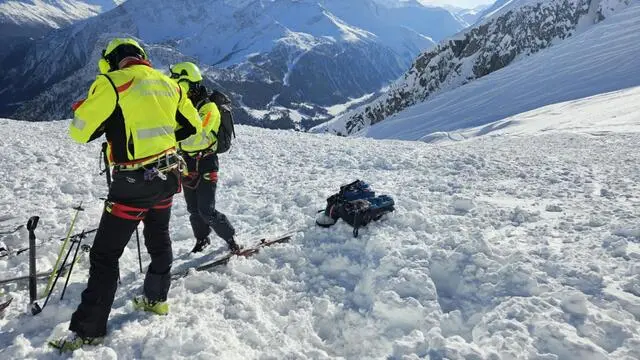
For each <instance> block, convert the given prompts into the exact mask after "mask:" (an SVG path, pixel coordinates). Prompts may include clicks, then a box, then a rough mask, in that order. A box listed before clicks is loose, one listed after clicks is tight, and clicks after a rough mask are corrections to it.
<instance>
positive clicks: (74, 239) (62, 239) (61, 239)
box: [0, 228, 98, 258]
mask: <svg viewBox="0 0 640 360" xmlns="http://www.w3.org/2000/svg"><path fill="white" fill-rule="evenodd" d="M96 231H98V229H97V228H95V229H91V230H86V231H82V232H79V233H75V234H73V235H71V237H70V238H69V241H77V239H78V237H79V236H81V235H82V236H83V237H86V235H89V234H91V233H94V232H96ZM66 239H67V238H66V237H63V238H60V239H58V241H64V240H66ZM53 240H54V239H49V240H43V241H41V242H40V244H36V248H39V247H40V246H42V245H44V244H46V243H48V242H50V241H53ZM3 249H4V248H3ZM3 249H0V258H3V257H7V256H10V255H16V256H17V255H20V254H22V253H23V252H26V251H28V250H29V249H30V247H25V248H22V249H18V250H17V251H15V252H11V251H10V250H8V249H4V251H6V253H5V252H2V251H3Z"/></svg>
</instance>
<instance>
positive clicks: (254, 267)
mask: <svg viewBox="0 0 640 360" xmlns="http://www.w3.org/2000/svg"><path fill="white" fill-rule="evenodd" d="M635 99H637V98H635ZM630 102H632V103H634V104H636V106H637V104H638V101H637V100H635V101H633V99H631V100H630ZM569 110H571V109H568V110H567V111H569ZM569 115H570V113H569V114H567V116H569ZM598 115H599V114H598V113H596V114H594V116H598ZM553 116H555V115H554V114H553V113H550V112H539V113H537V114H536V118H537V120H539V121H546V120H547V119H548V118H551V117H553ZM68 124H69V122H68V121H59V122H50V123H28V122H19V121H14V120H0V131H1V132H2V134H4V136H3V137H1V138H0V150H1V151H0V157H1V162H2V165H3V166H2V167H0V174H1V177H0V178H1V179H2V181H1V182H0V199H1V200H0V219H1V220H0V229H1V230H6V229H9V228H13V227H14V226H16V225H18V224H22V223H24V222H25V221H26V220H27V219H28V217H29V216H31V215H39V216H40V217H41V221H40V226H39V228H38V230H37V231H36V234H37V236H38V238H39V239H40V240H42V241H46V240H48V239H51V238H59V237H63V236H64V234H65V232H66V230H67V226H68V224H69V221H70V219H71V217H72V215H73V210H72V209H71V208H72V207H73V206H75V205H77V204H78V203H79V202H81V201H83V205H84V207H85V209H86V210H85V211H84V212H82V213H81V214H80V216H79V219H78V223H77V225H76V230H78V231H79V230H82V229H91V228H93V227H94V226H95V225H96V224H97V221H98V219H99V216H100V213H101V200H100V197H103V196H104V195H105V193H106V186H105V181H104V178H103V177H102V176H101V175H99V167H98V163H99V157H98V151H99V144H90V145H78V144H74V143H72V142H71V141H70V140H69V139H68V137H67V135H66V129H67V126H68ZM236 130H237V133H238V137H237V139H236V140H235V145H234V147H233V148H232V149H231V151H230V153H228V154H224V155H221V166H222V170H221V173H220V188H219V194H218V201H217V204H218V207H219V209H220V210H221V211H223V212H225V213H226V214H227V215H228V216H229V217H230V219H231V220H232V222H233V224H234V226H236V229H237V231H238V234H239V235H238V241H239V242H241V243H244V244H249V243H251V242H252V241H255V239H256V238H258V237H260V236H261V235H275V234H280V233H284V232H288V231H291V230H294V231H295V236H294V238H293V240H292V241H291V243H289V244H282V245H277V246H274V247H272V248H268V249H265V250H264V251H262V252H260V253H259V254H257V255H256V256H254V257H252V258H249V259H240V258H234V259H233V260H232V261H231V262H230V263H229V264H228V265H227V266H225V267H221V268H218V269H216V270H214V271H212V272H200V273H193V274H191V275H189V276H187V277H186V278H183V279H180V280H177V281H175V282H173V284H172V287H171V290H170V293H169V300H168V301H169V303H170V306H171V308H170V314H169V315H168V316H167V317H158V316H151V315H148V314H145V313H140V312H136V311H134V310H133V308H132V306H131V304H130V299H131V298H132V296H134V295H136V294H139V292H140V288H141V285H142V281H143V276H142V275H141V274H139V273H138V264H137V256H136V250H135V249H136V248H135V241H134V240H132V241H131V242H130V244H129V247H128V248H127V249H126V250H125V252H124V254H123V256H122V258H121V261H120V264H121V274H122V284H121V285H120V287H119V289H118V292H117V295H116V301H115V303H114V306H113V311H112V313H111V318H110V322H109V328H108V330H109V336H108V337H107V338H106V340H105V343H104V345H101V346H97V347H87V348H86V349H83V350H78V351H76V352H75V353H74V354H73V355H74V358H86V359H90V358H91V359H96V358H100V359H116V358H123V359H124V358H127V359H128V358H138V359H151V358H153V359H186V358H201V359H205V358H206V359H210V358H216V359H285V358H286V359H417V358H429V359H445V358H446V359H505V360H506V359H545V360H546V359H580V360H587V359H588V360H592V359H615V360H623V359H624V360H631V359H638V358H640V262H639V260H640V228H639V227H638V226H639V225H638V224H639V221H638V220H639V219H638V216H639V215H640V214H639V212H638V209H639V207H638V206H639V204H640V172H639V171H638V167H637V159H638V158H637V151H636V149H637V148H638V145H640V134H639V133H621V132H616V131H611V132H607V133H604V132H603V133H599V134H590V133H587V132H581V133H573V132H571V131H572V130H571V129H569V128H567V129H563V130H562V131H561V130H558V131H547V132H540V133H537V135H538V136H511V135H509V134H504V135H503V136H494V137H478V138H474V139H471V140H467V141H464V142H457V143H450V144H446V145H434V144H426V143H423V142H404V141H395V140H388V141H379V140H373V139H366V138H341V137H335V136H332V135H324V134H306V133H300V132H294V131H273V130H265V129H258V128H252V127H245V126H238V127H237V129H236ZM614 130H615V129H614ZM358 178H359V179H363V180H366V181H368V182H370V183H371V185H372V186H373V188H374V189H375V190H376V191H377V193H379V194H388V195H391V196H393V197H394V199H395V201H396V211H395V212H394V213H392V214H390V215H389V216H387V218H386V219H384V220H382V221H380V222H377V223H372V224H370V225H368V226H367V227H366V228H363V229H361V230H360V235H359V237H358V238H353V237H352V235H351V228H349V227H348V225H346V224H344V223H342V222H339V223H338V224H337V225H335V226H334V227H332V228H330V229H324V228H319V227H317V226H316V225H315V224H314V217H315V215H316V211H317V210H319V209H322V208H323V207H324V205H325V199H326V197H328V196H329V195H331V194H332V193H333V192H335V191H336V190H337V189H338V187H339V185H341V184H344V183H347V182H350V181H352V180H355V179H358ZM171 231H172V232H171V235H172V239H173V242H174V255H175V258H176V261H175V265H174V269H184V268H185V267H187V266H189V265H191V266H192V265H196V264H200V263H203V262H205V261H208V260H211V259H214V258H215V257H216V256H220V255H221V254H223V253H224V249H225V246H223V242H222V241H220V240H219V239H218V240H215V241H214V243H213V245H212V247H211V249H210V250H209V251H208V252H207V253H205V254H204V255H192V254H189V253H188V252H189V250H190V249H191V247H192V246H193V243H194V241H195V240H194V239H193V236H192V233H191V229H190V226H189V223H188V214H187V212H186V208H185V203H184V201H183V199H182V195H181V194H179V195H177V196H176V201H175V204H174V208H173V215H172V221H171ZM0 241H1V242H2V244H0V246H5V247H8V248H9V249H17V248H21V247H24V246H26V243H27V240H26V233H25V232H24V231H22V232H19V233H17V234H13V235H8V236H4V237H2V238H0ZM91 241H92V238H89V239H88V240H87V243H88V244H90V243H91ZM59 246H60V243H59V242H58V241H47V242H45V243H44V244H43V246H41V247H40V248H38V258H37V265H38V270H39V271H45V270H47V269H50V268H51V267H52V265H53V263H54V262H55V259H56V255H57V253H58V251H59ZM148 261H149V259H148V257H147V255H146V254H144V251H143V262H144V263H145V264H148ZM27 272H28V264H27V259H26V254H21V255H17V256H11V257H9V258H2V259H0V273H1V274H2V278H7V277H12V276H18V275H24V274H26V273H27ZM87 272H88V261H87V258H85V259H84V260H83V261H81V262H80V263H79V265H78V266H77V268H76V269H74V272H73V275H72V277H71V281H70V285H69V288H68V290H67V293H66V294H65V298H64V300H63V301H59V300H58V299H59V296H60V292H61V285H58V287H57V288H56V291H55V292H54V295H53V297H52V301H50V303H49V304H48V305H47V307H46V308H45V310H44V312H43V313H41V314H39V315H37V316H31V315H29V314H26V313H25V308H26V305H27V303H28V292H27V290H26V286H25V284H21V285H9V286H4V290H5V295H6V296H12V297H14V301H13V304H12V305H11V306H10V307H9V308H8V309H7V312H6V314H5V316H4V318H1V319H0V358H3V359H17V358H38V359H49V358H51V359H57V358H59V355H58V354H57V353H56V352H55V351H53V350H52V349H49V348H48V347H47V346H46V341H47V340H48V339H51V338H54V337H57V336H61V335H64V334H65V332H66V329H67V327H68V324H69V319H70V316H71V313H72V312H73V311H74V310H75V307H76V306H77V304H78V302H79V300H80V292H81V291H82V290H83V289H84V286H85V281H86V277H87ZM43 283H44V282H41V283H40V291H43V289H44V284H43Z"/></svg>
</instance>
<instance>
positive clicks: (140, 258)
mask: <svg viewBox="0 0 640 360" xmlns="http://www.w3.org/2000/svg"><path fill="white" fill-rule="evenodd" d="M136 242H137V243H138V264H139V265H140V274H142V255H140V235H138V227H137V226H136Z"/></svg>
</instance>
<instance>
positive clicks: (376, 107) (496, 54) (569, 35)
mask: <svg viewBox="0 0 640 360" xmlns="http://www.w3.org/2000/svg"><path fill="white" fill-rule="evenodd" d="M633 4H635V5H633ZM637 4H638V1H637V0H601V1H586V0H576V1H564V0H543V1H540V0H513V1H508V2H505V3H504V4H503V5H504V6H502V7H501V6H498V5H500V3H497V4H496V6H498V8H497V9H495V10H494V11H493V13H492V14H491V15H490V16H488V17H485V18H484V20H481V21H479V22H478V23H477V24H476V25H474V26H473V27H472V28H470V29H468V30H465V31H464V32H462V33H461V34H458V35H456V36H454V37H453V38H451V39H449V40H447V41H443V42H441V43H440V44H439V45H438V46H437V47H435V48H434V49H431V50H428V51H425V52H424V53H422V54H421V55H420V56H419V57H418V58H417V59H416V60H415V61H414V63H413V65H412V67H411V68H410V69H409V70H408V71H407V72H406V73H405V75H404V76H402V77H401V78H400V79H398V80H397V81H396V82H395V83H394V84H392V86H391V87H390V90H389V91H388V92H386V93H385V94H383V95H382V96H380V97H378V98H377V99H375V100H373V101H371V102H370V103H368V104H364V105H362V106H360V107H359V108H357V109H355V110H353V111H350V112H348V113H346V114H344V115H342V116H340V117H338V118H336V119H334V120H332V121H331V122H330V123H329V124H326V125H322V126H320V127H318V128H317V129H314V130H316V131H320V132H322V131H331V132H333V133H339V134H343V135H344V134H346V135H350V134H354V133H357V132H359V131H361V130H363V129H366V128H367V127H369V126H370V125H371V124H376V123H379V122H381V121H383V120H385V119H387V118H389V117H391V116H392V115H395V114H397V113H399V112H401V111H403V110H405V109H407V108H409V107H411V106H413V105H416V104H419V103H422V102H425V101H428V100H430V99H433V98H435V97H437V96H439V95H441V94H444V93H446V92H448V91H451V90H454V89H456V88H459V87H461V86H465V87H466V86H468V85H469V84H473V82H475V81H476V80H477V79H481V78H483V77H484V76H487V75H488V74H491V73H494V72H496V71H499V70H501V69H503V68H505V67H506V68H510V67H512V66H516V65H518V64H519V63H520V62H522V61H524V60H525V59H526V60H528V61H529V62H528V64H532V62H533V61H538V59H539V61H540V63H538V65H536V66H537V67H538V68H540V67H545V66H546V65H547V64H546V63H544V57H543V55H541V54H542V53H545V52H546V51H544V50H545V49H547V48H550V47H551V48H553V47H554V46H558V45H560V44H563V43H565V42H569V43H571V42H573V44H574V45H573V47H575V48H577V47H578V46H583V47H584V46H585V45H586V46H589V48H590V51H592V52H593V51H599V52H597V53H591V57H592V58H598V59H599V58H602V59H603V61H605V62H607V61H608V60H607V58H608V57H609V53H610V52H613V54H612V55H613V56H614V57H615V56H617V53H616V51H617V50H618V49H616V48H614V49H613V50H610V49H609V44H608V43H607V42H606V41H604V40H603V39H600V38H596V37H595V36H594V37H591V41H593V42H595V43H594V44H592V43H586V44H580V45H577V42H578V40H575V42H574V39H573V37H575V36H576V35H578V34H580V33H582V32H584V31H587V30H588V29H591V28H594V29H595V28H598V27H600V26H604V25H602V24H601V22H602V21H603V19H608V18H609V17H611V16H612V15H614V14H616V13H628V12H632V13H633V14H634V15H631V16H626V18H625V19H627V20H625V21H622V22H621V23H619V24H618V26H620V27H623V26H626V24H627V23H631V22H633V20H634V19H633V16H637V14H635V12H636V11H637V9H636V7H637ZM629 6H631V8H629ZM623 16H624V15H623ZM637 23H638V22H637V21H635V24H631V25H636V24H637ZM607 30H613V31H621V32H624V29H617V30H616V29H615V26H608V27H607ZM594 31H597V30H594ZM624 33H626V32H624ZM629 33H630V32H629ZM636 33H637V30H636ZM629 36H630V37H631V39H632V40H633V39H634V38H635V36H634V35H633V34H630V35H629ZM607 39H611V37H607ZM612 40H613V41H614V42H615V44H618V45H619V44H620V43H621V42H623V43H624V44H625V45H624V46H626V40H622V39H612ZM636 44H637V41H636V42H635V43H634V42H633V41H631V42H630V43H629V46H630V47H632V48H636V46H635V45H636ZM622 53H623V55H626V54H627V52H626V51H624V50H622ZM581 54H584V52H581ZM529 56H531V59H528V57H529ZM564 56H565V57H566V58H567V59H565V60H564V62H563V63H562V64H559V65H567V66H570V67H571V68H570V69H566V70H565V69H555V68H554V67H545V69H544V71H545V74H550V73H551V74H552V75H553V76H554V77H555V76H556V74H555V72H554V70H556V71H558V72H560V73H562V72H565V71H566V72H572V71H573V72H574V73H575V72H576V70H575V69H573V67H580V66H581V64H580V63H578V62H571V57H572V56H573V55H572V54H571V53H570V52H567V53H565V55H564ZM534 59H536V60H534ZM587 60H589V64H593V63H597V61H596V60H593V59H587ZM621 60H623V59H621ZM634 62H635V60H632V64H633V63H634ZM608 63H609V64H611V63H614V62H608ZM632 64H629V67H632ZM623 66H625V67H627V64H623ZM627 68H628V67H627ZM519 69H521V70H520V71H521V72H522V71H523V70H522V69H523V68H522V67H520V68H519ZM598 69H601V68H598ZM525 70H526V69H525ZM507 71H508V70H507ZM531 73H532V72H529V71H527V74H531ZM534 75H535V77H534V79H540V77H539V76H537V74H534ZM589 75H591V74H589ZM518 80H519V81H522V82H525V83H526V82H529V79H528V78H527V77H525V76H522V77H521V78H519V79H518ZM564 81H570V82H572V83H580V82H581V81H583V80H582V79H581V78H569V77H566V78H565V80H564ZM525 86H526V84H525ZM491 90H492V91H491V92H489V93H493V89H491ZM545 91H547V89H546V88H544V89H543V88H540V91H537V93H543V92H545ZM561 100H562V99H560V98H559V99H558V101H561ZM541 105H542V104H540V103H535V102H534V103H533V104H532V107H531V108H535V107H537V106H541Z"/></svg>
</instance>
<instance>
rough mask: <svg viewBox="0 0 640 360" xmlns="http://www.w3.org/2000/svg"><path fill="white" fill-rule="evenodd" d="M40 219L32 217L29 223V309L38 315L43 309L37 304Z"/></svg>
mask: <svg viewBox="0 0 640 360" xmlns="http://www.w3.org/2000/svg"><path fill="white" fill-rule="evenodd" d="M38 221H40V217H38V216H32V217H30V218H29V221H27V230H28V231H29V308H30V309H31V313H32V314H37V313H39V312H40V311H42V309H40V306H39V305H38V303H37V302H36V300H38V278H37V273H36V233H35V231H36V228H37V227H38Z"/></svg>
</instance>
